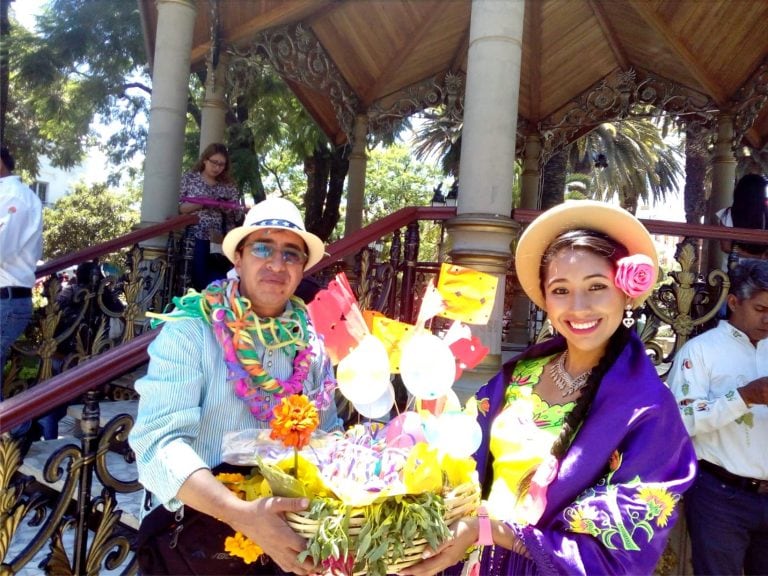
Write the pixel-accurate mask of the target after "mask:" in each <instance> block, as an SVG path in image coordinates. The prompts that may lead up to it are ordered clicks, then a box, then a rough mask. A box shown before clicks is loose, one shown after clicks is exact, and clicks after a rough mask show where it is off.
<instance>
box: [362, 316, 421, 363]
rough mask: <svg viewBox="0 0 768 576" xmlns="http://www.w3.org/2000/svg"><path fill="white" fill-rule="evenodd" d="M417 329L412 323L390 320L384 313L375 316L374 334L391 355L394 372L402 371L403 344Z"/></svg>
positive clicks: (390, 360) (390, 359)
mask: <svg viewBox="0 0 768 576" xmlns="http://www.w3.org/2000/svg"><path fill="white" fill-rule="evenodd" d="M415 329H416V327H415V326H413V325H411V324H406V323H404V322H398V321H397V320H390V319H389V318H387V317H386V316H384V315H381V316H376V317H374V318H373V330H372V332H373V335H374V336H376V338H378V339H379V340H381V342H382V343H383V344H384V348H385V349H386V351H387V354H388V355H389V369H390V370H391V371H392V373H394V374H399V373H400V356H401V347H402V346H401V345H402V343H403V342H404V341H405V340H407V339H408V338H409V337H410V335H411V334H413V332H414V331H415Z"/></svg>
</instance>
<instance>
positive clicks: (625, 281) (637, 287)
mask: <svg viewBox="0 0 768 576" xmlns="http://www.w3.org/2000/svg"><path fill="white" fill-rule="evenodd" d="M655 278H656V270H654V265H653V260H651V258H650V256H646V255H645V254H634V255H633V256H627V257H626V258H622V259H621V260H619V261H618V265H617V267H616V277H615V278H614V280H613V283H614V284H615V285H616V287H617V288H619V289H620V290H621V291H622V292H624V293H625V294H626V295H627V296H629V297H630V298H636V297H637V296H640V295H642V294H644V293H645V292H647V291H648V290H649V289H650V288H651V286H653V281H654V279H655Z"/></svg>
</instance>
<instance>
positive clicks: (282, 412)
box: [269, 394, 320, 450]
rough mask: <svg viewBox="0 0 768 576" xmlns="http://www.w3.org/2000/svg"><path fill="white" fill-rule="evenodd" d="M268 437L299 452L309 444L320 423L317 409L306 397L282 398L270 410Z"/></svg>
mask: <svg viewBox="0 0 768 576" xmlns="http://www.w3.org/2000/svg"><path fill="white" fill-rule="evenodd" d="M272 414H273V418H272V420H270V422H269V426H270V428H272V432H271V433H270V435H269V437H270V438H272V439H273V440H281V441H282V443H283V444H285V445H286V446H293V447H294V448H296V449H297V450H301V449H302V448H304V446H306V445H307V444H309V439H310V438H311V436H312V432H314V431H315V428H317V425H318V424H319V423H320V417H319V415H318V413H317V407H316V406H315V404H314V403H313V402H311V401H310V400H309V399H308V398H307V397H306V396H303V395H300V394H292V395H291V396H286V397H284V398H283V399H282V400H281V401H280V404H278V405H277V406H275V408H274V409H273V410H272Z"/></svg>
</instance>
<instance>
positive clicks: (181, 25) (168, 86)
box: [141, 0, 197, 224]
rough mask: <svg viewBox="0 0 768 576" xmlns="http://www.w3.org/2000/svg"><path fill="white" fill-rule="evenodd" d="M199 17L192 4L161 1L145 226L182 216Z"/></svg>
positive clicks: (144, 200)
mask: <svg viewBox="0 0 768 576" xmlns="http://www.w3.org/2000/svg"><path fill="white" fill-rule="evenodd" d="M196 12H197V10H196V8H195V2H194V0H157V34H156V44H155V57H154V68H153V71H152V106H151V111H150V116H149V134H148V136H147V156H146V159H145V161H144V192H143V195H142V199H141V222H142V224H154V223H157V222H163V221H164V220H166V219H167V218H169V217H171V216H175V215H176V214H178V198H179V181H180V179H181V158H182V153H183V147H184V126H185V124H186V117H187V91H188V89H189V68H190V58H191V51H192V33H193V29H194V25H195V16H196Z"/></svg>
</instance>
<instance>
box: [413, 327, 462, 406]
mask: <svg viewBox="0 0 768 576" xmlns="http://www.w3.org/2000/svg"><path fill="white" fill-rule="evenodd" d="M400 376H401V377H402V379H403V384H405V387H406V388H407V389H408V391H409V392H410V393H411V394H413V395H414V396H415V397H416V398H426V399H431V398H440V397H441V396H445V394H446V393H447V392H448V390H450V389H451V386H453V382H454V379H455V377H456V361H455V360H454V357H453V353H452V352H451V349H450V348H449V347H448V345H447V344H446V343H445V342H443V341H442V340H440V338H438V337H437V336H435V335H433V334H430V333H428V332H427V333H425V332H421V333H418V334H414V335H413V336H411V337H410V338H409V339H408V340H406V341H405V342H404V343H403V345H402V354H401V356H400Z"/></svg>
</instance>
